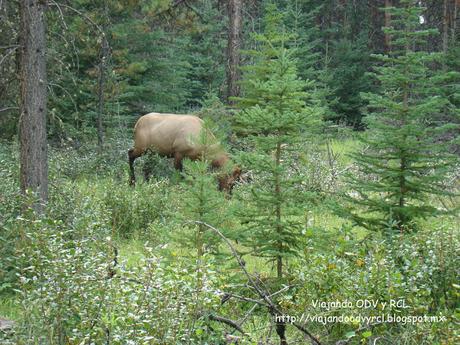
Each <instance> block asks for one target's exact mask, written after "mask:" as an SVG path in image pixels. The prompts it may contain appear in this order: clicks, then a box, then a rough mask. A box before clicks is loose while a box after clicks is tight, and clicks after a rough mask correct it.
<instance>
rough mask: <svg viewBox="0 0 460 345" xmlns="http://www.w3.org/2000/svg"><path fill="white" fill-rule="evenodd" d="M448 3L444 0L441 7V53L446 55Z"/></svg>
mask: <svg viewBox="0 0 460 345" xmlns="http://www.w3.org/2000/svg"><path fill="white" fill-rule="evenodd" d="M448 7H449V1H448V0H444V6H443V15H442V52H443V53H444V54H445V53H447V48H448V47H449V44H448V41H449V16H448V14H449V12H448Z"/></svg>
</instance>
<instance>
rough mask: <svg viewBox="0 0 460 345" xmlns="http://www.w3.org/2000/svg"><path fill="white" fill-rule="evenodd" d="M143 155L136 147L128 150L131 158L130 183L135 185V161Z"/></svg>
mask: <svg viewBox="0 0 460 345" xmlns="http://www.w3.org/2000/svg"><path fill="white" fill-rule="evenodd" d="M140 156H142V152H140V151H138V150H136V149H135V148H132V149H129V150H128V158H129V177H130V181H129V184H130V185H131V186H134V185H135V184H136V176H135V174H134V161H135V160H136V158H138V157H140Z"/></svg>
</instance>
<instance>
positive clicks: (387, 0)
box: [384, 0, 392, 54]
mask: <svg viewBox="0 0 460 345" xmlns="http://www.w3.org/2000/svg"><path fill="white" fill-rule="evenodd" d="M391 6H392V5H391V0H385V14H384V16H385V27H389V26H390V25H391V14H390V12H388V11H387V9H388V8H389V7H391ZM390 51H391V36H390V34H389V33H387V32H385V53H387V54H388V53H389V52H390Z"/></svg>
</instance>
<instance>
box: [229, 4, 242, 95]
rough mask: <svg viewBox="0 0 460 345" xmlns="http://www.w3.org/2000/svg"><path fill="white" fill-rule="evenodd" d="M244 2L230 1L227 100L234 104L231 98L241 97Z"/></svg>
mask: <svg viewBox="0 0 460 345" xmlns="http://www.w3.org/2000/svg"><path fill="white" fill-rule="evenodd" d="M242 8H243V1H242V0H228V18H229V28H228V46H227V59H228V61H227V100H228V102H229V103H230V104H232V103H233V102H232V100H231V97H236V96H239V94H240V87H239V85H238V80H239V79H240V72H239V66H240V46H241V27H242Z"/></svg>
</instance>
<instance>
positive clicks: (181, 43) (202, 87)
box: [0, 0, 458, 140]
mask: <svg viewBox="0 0 460 345" xmlns="http://www.w3.org/2000/svg"><path fill="white" fill-rule="evenodd" d="M265 3H267V1H255V0H254V1H244V2H241V1H235V0H232V1H210V0H203V1H191V0H188V1H168V0H157V1H149V2H143V1H85V0H79V1H68V2H64V3H58V2H53V1H51V2H49V3H48V6H46V10H45V13H46V19H47V26H48V28H47V45H48V47H47V54H46V59H47V62H48V79H49V80H48V90H49V102H48V105H49V114H48V134H49V137H50V138H51V139H55V140H62V139H64V138H69V137H70V138H73V137H76V136H78V135H80V133H81V132H84V133H87V134H91V135H94V134H92V133H95V132H97V133H99V134H98V135H99V140H102V132H103V128H108V129H109V130H112V129H114V128H124V127H125V126H126V125H130V124H131V123H132V122H133V120H134V119H135V118H136V117H137V116H139V115H140V114H142V113H145V112H147V111H151V110H155V111H169V112H187V111H190V110H193V109H195V108H196V107H199V106H200V104H201V103H200V102H202V101H203V100H204V99H206V98H207V97H209V94H210V93H214V94H217V95H218V96H219V97H221V98H222V99H223V100H226V99H227V97H228V96H230V97H232V96H237V95H238V92H239V91H238V90H239V84H238V82H237V80H238V79H239V78H240V76H239V75H240V70H239V66H240V65H244V64H248V63H250V61H249V60H248V58H247V57H246V58H245V57H240V49H243V50H244V49H250V48H251V45H252V44H253V43H252V40H251V33H253V32H257V31H260V28H261V25H262V24H261V18H262V16H263V12H264V10H263V8H264V5H265ZM276 3H277V4H278V6H279V8H280V9H281V10H283V11H285V12H286V14H287V15H286V16H285V24H286V25H287V26H288V27H290V28H291V29H292V30H293V31H294V32H295V35H296V36H297V37H296V39H295V40H294V42H295V43H294V44H296V45H298V46H299V47H300V49H299V52H298V56H297V63H298V68H299V75H300V76H301V77H303V78H308V79H310V80H314V81H315V82H317V83H318V85H317V88H318V89H319V90H321V91H322V94H323V97H324V99H325V101H327V103H328V105H329V111H328V112H327V113H326V114H325V117H326V118H327V119H330V120H333V121H334V122H337V123H342V124H346V125H351V126H354V127H355V128H362V126H363V125H362V121H361V119H362V116H363V111H362V107H363V106H364V105H365V104H366V101H365V100H364V99H363V98H362V97H361V95H360V93H361V92H363V91H369V90H375V88H377V87H378V83H377V82H376V81H375V80H373V79H372V78H370V77H369V76H368V75H367V74H366V73H367V72H369V71H370V70H371V67H372V65H373V64H375V61H374V60H373V59H372V57H371V54H375V53H383V52H385V51H386V50H388V49H389V44H390V41H391V37H390V36H391V35H389V34H385V33H384V32H383V30H382V26H384V25H385V23H386V24H388V25H389V24H390V22H391V16H390V15H385V13H384V11H383V9H384V8H385V6H391V5H397V4H398V3H399V1H390V0H386V1H384V0H378V1H346V0H328V1H317V0H296V1H283V0H280V1H276ZM1 6H2V7H1V8H0V16H1V19H2V20H1V23H0V30H1V33H2V34H1V36H0V49H1V51H0V54H1V64H0V68H1V77H0V90H1V92H0V104H1V109H0V110H1V119H0V121H1V124H2V128H3V129H4V130H3V131H2V133H1V136H2V137H3V138H11V137H12V136H13V135H14V134H15V133H16V126H17V124H18V105H19V97H18V95H19V83H18V75H19V74H18V73H19V69H18V66H19V62H20V60H19V55H20V54H19V53H20V51H19V49H18V43H19V35H18V34H19V32H18V29H19V28H18V26H17V25H16V23H18V22H19V7H18V6H19V2H18V1H8V2H2V5H1ZM420 6H424V7H425V8H426V9H425V10H424V12H423V13H422V16H423V21H424V24H423V25H424V26H425V27H427V28H437V29H438V31H439V32H440V35H432V36H431V37H430V38H429V39H428V40H427V41H426V43H424V44H425V47H424V48H427V49H428V50H430V51H445V52H449V53H451V54H454V53H455V51H457V50H456V40H455V35H456V29H457V20H456V18H457V6H458V5H457V2H456V1H452V0H445V1H433V0H425V1H421V2H420ZM454 56H458V55H453V56H452V57H451V58H450V59H449V60H450V62H449V63H455V60H456V59H455V58H454ZM457 60H458V59H457ZM229 102H230V103H231V102H232V101H231V100H230V101H229Z"/></svg>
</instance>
